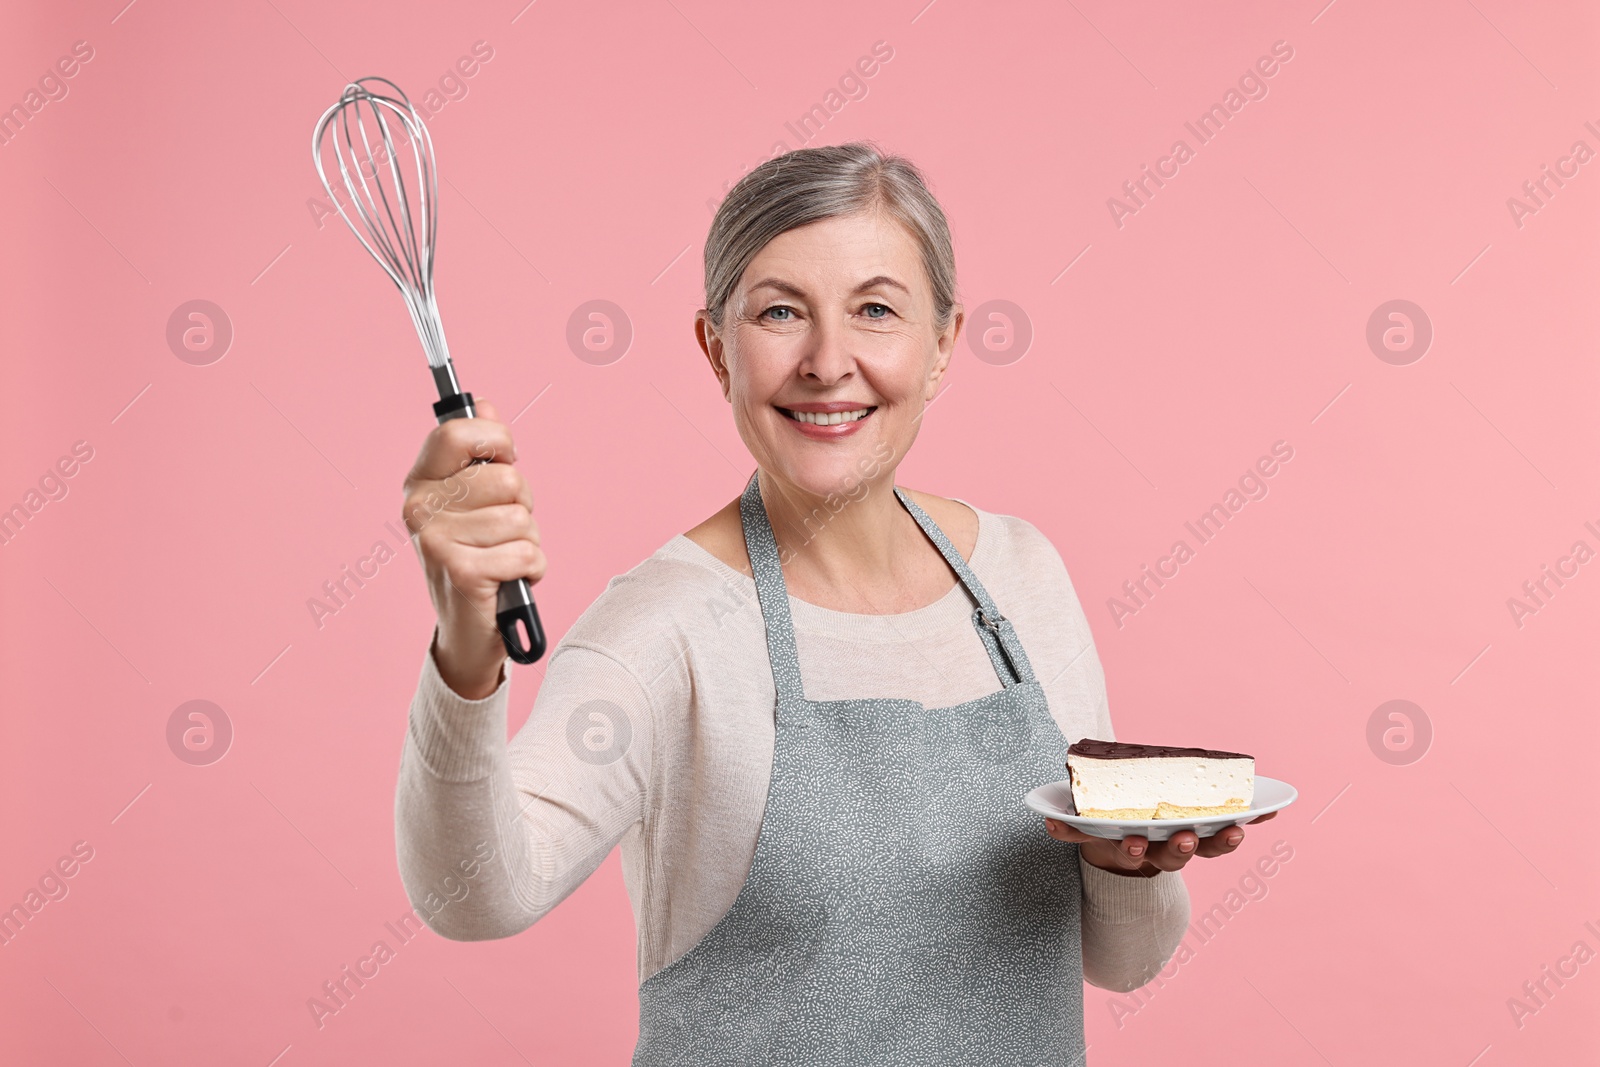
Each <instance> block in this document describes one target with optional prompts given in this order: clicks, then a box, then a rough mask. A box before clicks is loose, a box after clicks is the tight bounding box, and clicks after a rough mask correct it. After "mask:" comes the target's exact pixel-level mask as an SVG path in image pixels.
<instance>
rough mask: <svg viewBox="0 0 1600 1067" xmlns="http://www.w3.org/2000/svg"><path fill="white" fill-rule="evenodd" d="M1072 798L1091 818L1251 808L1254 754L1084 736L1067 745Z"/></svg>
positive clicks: (1186, 815)
mask: <svg viewBox="0 0 1600 1067" xmlns="http://www.w3.org/2000/svg"><path fill="white" fill-rule="evenodd" d="M1067 772H1068V774H1069V775H1070V777H1071V779H1072V803H1073V806H1074V808H1075V809H1076V810H1077V813H1078V814H1079V815H1081V816H1083V817H1084V818H1089V819H1189V818H1199V817H1203V816H1207V815H1229V814H1232V813H1234V812H1240V811H1248V810H1250V803H1251V801H1252V799H1254V796H1255V774H1256V761H1255V757H1253V756H1250V755H1247V754H1245V753H1243V752H1224V751H1221V750H1219V749H1210V748H1180V747H1177V746H1173V745H1139V744H1132V743H1130V742H1124V741H1101V740H1098V739H1096V738H1085V739H1083V740H1082V741H1078V742H1076V743H1075V744H1073V745H1072V746H1071V747H1069V748H1068V749H1067Z"/></svg>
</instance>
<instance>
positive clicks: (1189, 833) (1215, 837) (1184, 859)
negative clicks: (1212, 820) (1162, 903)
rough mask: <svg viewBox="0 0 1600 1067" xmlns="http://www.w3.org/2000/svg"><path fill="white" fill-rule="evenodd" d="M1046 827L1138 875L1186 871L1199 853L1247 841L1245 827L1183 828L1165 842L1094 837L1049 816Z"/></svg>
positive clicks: (1112, 866) (1106, 866)
mask: <svg viewBox="0 0 1600 1067" xmlns="http://www.w3.org/2000/svg"><path fill="white" fill-rule="evenodd" d="M1277 814H1278V813H1277V812H1275V811H1271V812H1268V813H1267V814H1265V815H1260V816H1257V817H1256V818H1254V819H1251V820H1250V821H1251V822H1253V823H1257V822H1266V821H1267V820H1268V819H1271V818H1273V817H1275V816H1276V815H1277ZM1044 825H1045V829H1046V830H1047V831H1048V832H1049V834H1050V836H1051V837H1053V838H1055V839H1056V840H1057V841H1071V842H1073V843H1074V844H1076V845H1077V846H1078V854H1079V855H1081V856H1082V857H1083V859H1084V861H1085V862H1086V863H1091V864H1093V865H1094V866H1096V867H1099V868H1101V869H1102V870H1107V871H1110V872H1112V873H1113V874H1122V875H1129V876H1133V875H1137V876H1141V877H1144V878H1150V877H1152V876H1154V875H1157V874H1160V873H1161V872H1162V871H1177V870H1182V869H1183V865H1184V864H1186V863H1188V862H1189V861H1190V860H1191V859H1193V858H1194V857H1196V856H1206V857H1211V856H1226V855H1227V854H1228V853H1230V852H1232V851H1233V850H1234V849H1236V848H1238V847H1239V843H1240V842H1241V841H1243V840H1244V827H1243V826H1229V827H1226V828H1224V829H1221V830H1218V831H1217V832H1216V833H1214V834H1212V835H1211V836H1210V837H1199V836H1197V835H1196V834H1195V832H1194V831H1193V830H1179V831H1178V832H1177V833H1175V834H1173V835H1172V836H1171V837H1169V838H1167V839H1166V840H1165V841H1154V842H1152V841H1149V840H1147V839H1146V838H1143V837H1124V838H1123V839H1122V840H1120V841H1108V840H1106V839H1105V838H1103V837H1091V836H1090V835H1088V834H1086V833H1084V832H1083V831H1081V830H1077V829H1075V828H1073V827H1071V826H1068V825H1067V824H1066V823H1064V822H1061V821H1060V820H1057V819H1051V818H1049V817H1046V818H1045V820H1044Z"/></svg>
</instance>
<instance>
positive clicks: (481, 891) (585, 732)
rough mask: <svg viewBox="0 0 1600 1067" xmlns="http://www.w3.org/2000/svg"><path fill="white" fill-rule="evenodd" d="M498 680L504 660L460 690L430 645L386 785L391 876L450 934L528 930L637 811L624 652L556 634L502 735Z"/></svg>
mask: <svg viewBox="0 0 1600 1067" xmlns="http://www.w3.org/2000/svg"><path fill="white" fill-rule="evenodd" d="M510 682H511V680H510V666H509V662H508V663H507V665H506V666H505V668H504V670H503V673H502V679H501V682H500V685H499V688H497V689H496V690H495V691H494V692H493V693H491V694H490V695H488V696H486V697H484V698H482V699H481V700H467V699H465V698H463V697H461V696H460V695H459V694H457V693H455V692H454V691H453V690H452V689H451V688H450V687H449V686H448V685H447V684H446V683H445V681H444V679H443V678H442V677H440V675H439V670H438V666H437V664H435V662H434V659H433V654H432V651H431V649H430V651H429V652H428V653H426V654H425V655H424V658H423V665H422V675H421V678H420V680H419V682H418V684H417V689H416V692H415V694H414V695H413V698H412V702H411V712H410V722H409V728H408V730H407V733H406V738H405V743H404V747H403V750H402V754H401V762H400V774H399V782H398V785H397V788H396V794H395V838H396V846H397V852H398V859H399V866H400V876H401V880H402V881H403V882H404V884H405V887H406V891H407V895H408V896H409V898H410V900H411V902H412V905H413V906H414V907H415V908H416V910H417V914H418V915H419V917H421V918H422V919H423V920H424V921H425V922H426V923H427V924H428V926H429V927H430V928H432V929H433V930H434V931H435V932H436V933H438V934H440V935H441V936H443V937H447V938H451V939H452V940H457V941H479V940H486V939H490V938H501V937H510V936H512V935H513V934H516V933H519V932H521V931H522V930H525V929H527V928H528V927H529V926H531V925H532V924H533V923H535V922H537V921H538V920H539V919H540V918H542V917H543V916H544V915H546V914H548V913H549V912H550V911H551V909H553V908H554V907H555V906H556V905H557V904H559V903H560V902H561V901H562V900H563V899H565V898H566V897H567V896H568V895H569V894H570V893H571V892H572V891H573V890H574V889H576V888H577V887H578V886H579V885H580V884H581V883H582V882H583V880H584V879H585V878H587V877H588V876H589V875H590V874H591V873H593V872H594V870H595V869H596V868H597V867H599V865H600V863H601V862H602V861H603V860H604V859H605V857H606V856H607V855H608V854H609V853H610V851H611V849H612V848H613V847H614V846H615V845H616V844H617V843H618V841H619V840H621V838H622V836H623V834H624V833H626V832H627V830H628V829H629V828H630V827H631V826H633V825H635V824H637V823H638V822H639V821H640V819H641V818H642V817H643V812H644V810H645V803H646V791H647V788H648V782H649V776H650V746H651V725H652V722H651V714H650V703H649V698H648V696H647V694H646V693H645V691H644V689H643V687H642V686H640V685H639V683H638V681H637V680H636V679H635V678H634V677H633V675H632V674H631V673H630V672H629V671H628V669H627V668H626V667H625V666H624V665H623V664H622V663H620V662H619V661H618V660H616V659H615V658H613V657H611V656H609V655H607V654H605V653H603V652H600V651H597V650H594V649H591V648H585V647H582V646H580V645H575V644H562V645H560V646H559V647H558V648H557V649H556V651H555V652H554V653H553V654H552V655H551V657H550V659H549V661H548V663H547V666H546V670H545V678H544V682H543V684H542V685H541V686H540V689H539V693H538V696H537V697H536V698H535V700H534V706H533V710H532V711H531V712H530V713H529V715H528V719H527V721H526V722H525V723H524V724H523V726H522V728H521V729H520V730H519V731H518V732H517V735H516V737H515V738H513V739H512V740H511V741H510V742H509V743H508V742H507V740H506V730H507V722H506V706H507V703H508V699H509V693H510Z"/></svg>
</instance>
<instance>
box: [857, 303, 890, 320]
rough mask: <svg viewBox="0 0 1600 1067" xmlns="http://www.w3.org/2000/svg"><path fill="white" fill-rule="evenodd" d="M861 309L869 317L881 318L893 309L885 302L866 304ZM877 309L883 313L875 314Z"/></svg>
mask: <svg viewBox="0 0 1600 1067" xmlns="http://www.w3.org/2000/svg"><path fill="white" fill-rule="evenodd" d="M861 310H863V311H865V312H866V313H867V318H869V319H881V318H885V317H886V316H888V315H891V314H893V311H892V310H891V309H890V307H889V306H888V305H887V304H866V305H864V306H863V307H862V309H861ZM879 311H881V312H883V314H881V315H880V314H877V312H879Z"/></svg>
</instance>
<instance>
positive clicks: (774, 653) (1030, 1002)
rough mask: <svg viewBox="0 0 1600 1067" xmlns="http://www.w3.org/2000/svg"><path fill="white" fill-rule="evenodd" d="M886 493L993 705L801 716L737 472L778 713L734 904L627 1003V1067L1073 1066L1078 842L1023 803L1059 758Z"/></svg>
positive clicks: (1022, 658) (768, 535)
mask: <svg viewBox="0 0 1600 1067" xmlns="http://www.w3.org/2000/svg"><path fill="white" fill-rule="evenodd" d="M758 473H759V472H758ZM894 492H895V497H896V499H898V500H899V501H900V503H901V504H903V505H904V506H905V508H906V510H908V511H909V512H910V513H911V515H912V517H913V518H915V519H916V520H917V524H918V525H919V526H921V527H922V530H923V532H924V533H926V534H927V535H928V537H929V539H930V540H932V541H933V543H934V545H936V546H937V547H938V549H939V552H940V553H941V554H942V555H943V556H944V558H945V560H946V561H947V562H948V563H949V564H950V566H951V567H952V568H953V569H954V570H955V572H956V575H957V576H958V577H959V578H960V580H961V584H962V585H963V586H965V587H966V590H967V593H968V594H969V595H970V596H971V598H972V600H973V601H974V603H975V604H976V608H975V610H974V611H973V613H972V624H973V629H974V630H975V631H976V633H975V637H976V639H979V640H982V641H983V643H984V646H985V647H986V648H987V649H988V652H989V658H990V660H991V661H992V662H993V663H994V669H995V672H996V673H997V674H998V675H999V679H1000V686H1001V688H1000V689H998V690H997V691H995V692H992V693H990V694H988V695H987V696H983V697H979V698H978V699H976V700H970V701H967V702H966V703H964V704H957V705H956V706H954V707H949V708H925V707H923V706H922V705H921V704H919V703H917V702H916V701H914V700H897V699H888V698H862V699H856V700H831V701H810V700H807V699H806V697H805V693H804V692H803V691H802V689H801V685H800V660H799V656H798V654H797V653H796V648H795V636H794V626H793V623H792V622H791V619H790V615H789V597H788V591H787V589H786V587H785V585H784V581H783V571H782V569H781V568H780V567H779V563H778V550H777V545H776V542H775V541H774V539H773V535H772V527H771V525H770V524H769V522H768V519H767V513H766V507H765V506H764V505H763V504H762V502H761V490H760V486H759V484H758V476H757V475H752V476H751V478H750V484H749V485H748V486H747V487H746V488H745V491H744V495H743V496H742V497H741V498H740V502H739V510H740V515H741V517H742V519H743V523H744V536H745V545H746V547H747V548H748V549H749V552H750V562H751V565H752V567H753V569H754V571H755V583H756V592H757V594H758V596H759V598H760V602H761V613H762V616H763V617H764V619H765V621H766V627H767V652H768V658H769V659H770V660H771V664H772V675H773V679H774V681H775V682H776V683H777V696H778V699H777V710H776V715H777V724H776V726H777V729H776V738H775V743H774V749H773V757H772V779H771V784H770V786H769V787H768V791H767V804H766V810H765V813H764V815H763V816H762V820H761V831H760V835H759V837H758V838H757V841H756V851H755V858H754V860H753V861H752V863H751V865H750V873H749V876H748V877H747V878H746V879H745V882H744V885H743V886H742V887H741V888H740V890H739V894H738V897H737V898H736V899H735V900H734V902H733V906H732V907H731V908H730V909H729V910H728V912H727V913H726V914H725V915H723V916H722V918H721V919H720V920H718V922H717V923H716V925H715V926H713V927H712V929H711V930H710V932H709V933H707V934H706V935H705V937H704V938H702V939H701V940H700V941H699V942H698V943H696V944H695V946H694V947H693V948H691V949H690V950H689V951H688V952H687V953H686V954H685V955H683V956H681V957H680V958H678V959H676V960H674V961H673V962H672V963H670V964H668V965H667V966H666V967H664V968H662V969H661V970H660V971H658V972H656V973H655V974H653V975H651V976H650V977H649V978H648V979H646V980H645V982H644V983H643V984H642V985H641V986H640V987H639V1044H638V1047H637V1049H636V1051H635V1053H634V1057H633V1063H634V1065H635V1067H719V1065H723V1064H728V1065H735V1064H737V1065H740V1067H747V1065H753V1064H807V1065H813V1064H816V1065H827V1067H836V1065H846V1064H861V1065H867V1064H871V1065H873V1067H881V1065H897V1067H898V1065H912V1064H917V1065H921V1064H951V1065H956V1064H960V1065H963V1067H971V1065H979V1067H1010V1065H1016V1067H1038V1065H1043V1064H1050V1065H1054V1067H1081V1064H1082V1063H1083V1055H1084V1037H1083V971H1082V967H1083V961H1082V955H1081V943H1080V940H1079V937H1080V935H1079V926H1078V920H1079V905H1080V900H1081V897H1080V893H1081V885H1080V878H1079V872H1078V846H1077V845H1073V844H1066V843H1063V842H1059V841H1056V840H1054V839H1052V838H1051V837H1049V836H1048V835H1047V834H1046V833H1045V829H1044V821H1043V820H1042V819H1040V818H1039V816H1038V815H1035V814H1034V813H1033V812H1031V811H1029V810H1028V809H1027V808H1026V807H1024V806H1023V802H1022V798H1023V796H1024V795H1025V794H1026V793H1027V792H1028V790H1030V789H1032V788H1034V787H1035V786H1037V785H1039V784H1041V783H1043V782H1049V781H1054V780H1056V779H1058V778H1060V777H1061V771H1062V766H1063V761H1064V760H1065V758H1066V757H1065V753H1066V749H1067V741H1066V739H1065V738H1064V737H1063V736H1062V734H1061V731H1060V729H1059V728H1058V727H1057V726H1056V723H1055V720H1054V719H1053V718H1051V716H1050V710H1049V707H1048V706H1047V704H1046V701H1045V697H1044V690H1043V688H1042V687H1041V686H1040V684H1039V683H1038V682H1037V681H1036V680H1035V679H1034V676H1033V671H1032V668H1031V667H1030V666H1029V664H1028V657H1027V656H1026V655H1025V654H1024V653H1023V651H1022V645H1021V643H1020V642H1019V641H1018V639H1017V635H1016V632H1015V630H1013V629H1012V626H1011V623H1010V622H1009V621H1007V620H1006V619H1005V618H1003V617H1002V616H1001V614H1000V612H999V610H998V609H997V608H996V607H995V604H994V602H993V601H992V600H990V599H989V594H988V593H987V592H986V591H985V590H984V588H983V585H982V583H980V582H979V581H978V579H977V577H976V576H975V575H974V574H973V573H972V571H971V570H970V569H969V568H968V567H967V564H966V561H965V560H963V559H962V558H961V554H960V553H959V552H957V551H956V550H955V548H954V546H952V545H951V544H950V541H949V539H948V538H946V537H945V535H944V531H942V530H940V529H939V527H938V525H937V524H936V523H935V522H934V521H933V520H932V519H931V518H929V517H928V514H927V513H926V512H924V511H923V510H922V509H921V508H920V507H918V506H917V505H916V504H915V503H913V502H912V501H911V500H910V499H909V498H908V497H907V496H906V495H905V494H904V493H902V492H901V491H900V490H899V488H896V489H895V491H894ZM929 669H933V668H932V667H931V666H930V668H929Z"/></svg>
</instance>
